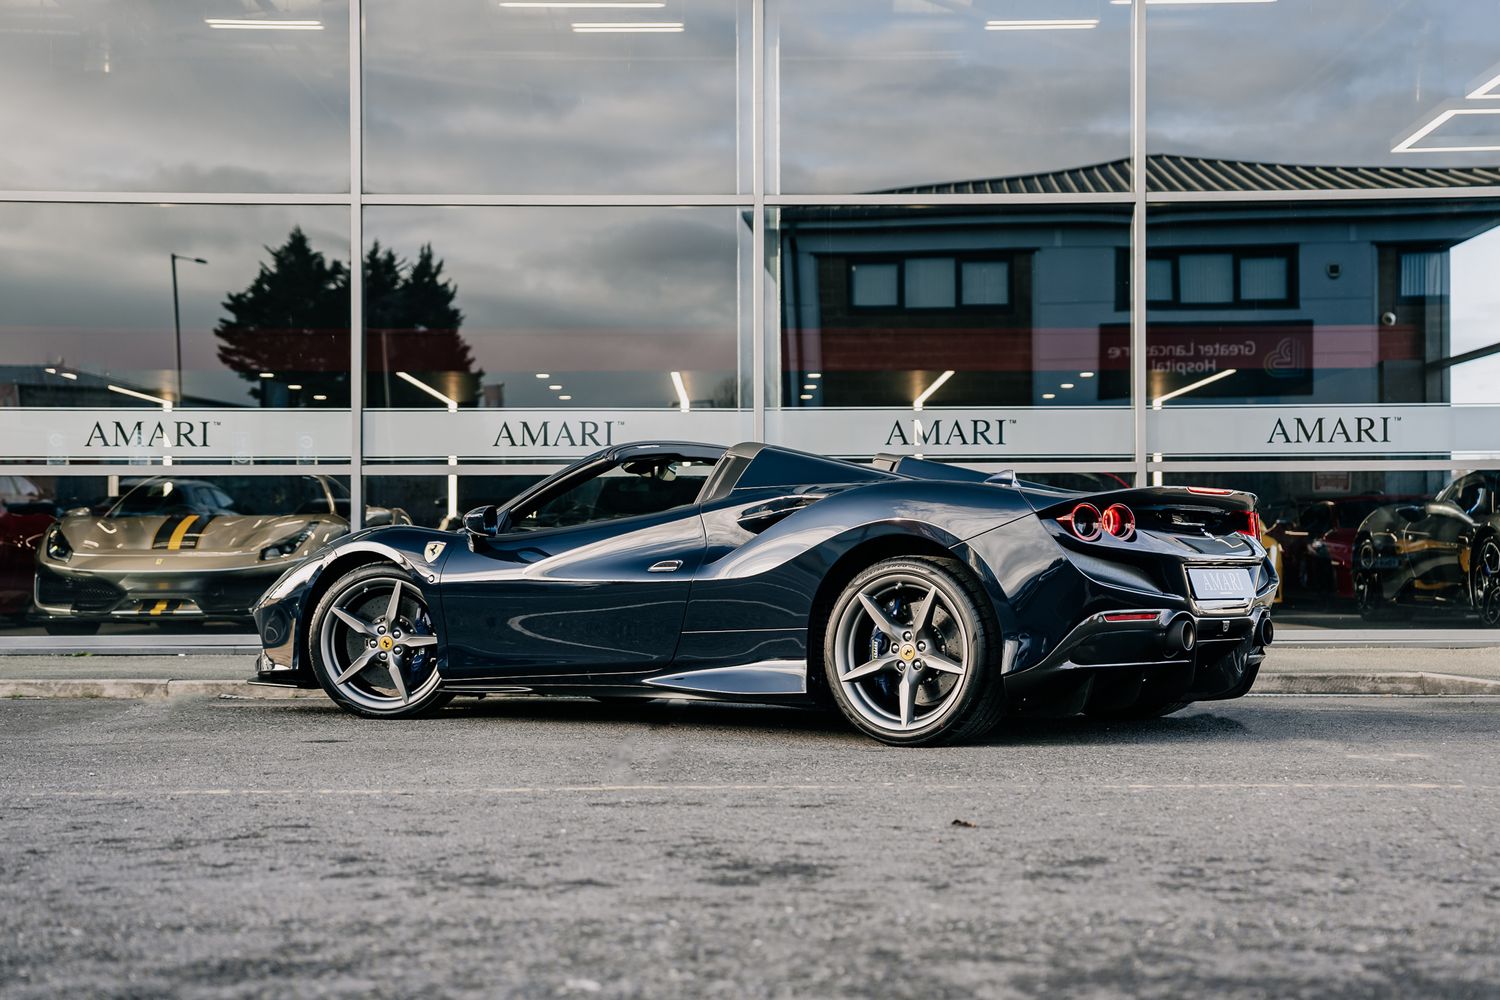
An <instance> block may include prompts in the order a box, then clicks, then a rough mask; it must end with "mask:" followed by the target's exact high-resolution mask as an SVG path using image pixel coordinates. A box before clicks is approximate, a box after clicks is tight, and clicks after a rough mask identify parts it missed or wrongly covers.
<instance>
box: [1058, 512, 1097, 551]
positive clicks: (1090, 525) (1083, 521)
mask: <svg viewBox="0 0 1500 1000" xmlns="http://www.w3.org/2000/svg"><path fill="white" fill-rule="evenodd" d="M1099 519H1100V514H1099V508H1098V507H1095V506H1094V505H1093V504H1091V503H1081V504H1079V505H1078V506H1076V507H1074V508H1073V509H1072V510H1070V511H1069V512H1068V513H1066V514H1064V515H1063V516H1062V517H1060V518H1058V520H1059V521H1061V522H1063V523H1064V524H1066V525H1067V526H1068V528H1069V529H1070V530H1071V531H1072V532H1073V534H1075V535H1077V536H1078V537H1079V538H1081V539H1083V540H1084V541H1085V542H1092V541H1093V540H1094V539H1096V538H1098V537H1099Z"/></svg>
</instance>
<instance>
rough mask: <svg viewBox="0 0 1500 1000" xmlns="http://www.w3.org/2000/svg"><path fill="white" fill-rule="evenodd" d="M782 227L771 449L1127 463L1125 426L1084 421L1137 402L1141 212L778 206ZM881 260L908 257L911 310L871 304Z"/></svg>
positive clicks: (773, 240)
mask: <svg viewBox="0 0 1500 1000" xmlns="http://www.w3.org/2000/svg"><path fill="white" fill-rule="evenodd" d="M777 220H778V222H777V232H776V233H774V234H772V236H771V237H770V239H769V240H768V245H772V246H774V247H775V250H774V251H773V260H774V261H775V266H776V268H777V281H776V287H777V290H778V292H779V295H780V308H779V309H778V311H777V312H778V314H779V315H780V317H781V324H782V325H781V336H780V349H781V350H780V354H781V359H780V375H781V384H780V391H779V393H778V394H777V399H776V400H773V406H779V407H781V411H780V412H778V413H777V414H775V415H774V416H773V418H772V420H771V426H770V430H769V433H770V435H771V436H772V438H773V439H776V440H783V441H786V442H787V443H789V444H794V445H796V446H798V447H803V448H808V449H809V450H813V451H825V452H829V453H832V454H850V455H854V456H866V455H873V454H875V453H877V452H881V451H901V450H910V451H911V452H912V453H915V452H916V451H917V450H918V449H919V446H920V445H921V444H922V443H924V442H925V443H926V444H933V443H934V442H941V444H940V445H939V446H936V447H932V448H926V449H922V453H923V454H927V453H928V452H929V451H930V452H931V454H932V455H933V456H934V457H939V456H941V457H951V458H959V457H965V458H974V459H980V460H982V459H985V458H989V457H996V456H1014V455H1026V454H1037V455H1044V454H1045V455H1070V456H1097V455H1112V454H1128V453H1130V451H1131V450H1132V448H1133V445H1132V442H1131V440H1130V434H1131V422H1130V421H1129V420H1128V419H1123V418H1122V419H1120V420H1118V421H1105V422H1101V421H1100V420H1099V419H1098V417H1097V416H1096V415H1091V414H1090V413H1089V412H1088V411H1089V410H1090V409H1092V408H1096V407H1099V406H1101V405H1105V406H1110V405H1113V406H1119V407H1122V408H1123V407H1124V406H1126V405H1128V403H1129V393H1130V374H1129V367H1128V364H1129V363H1128V354H1129V328H1130V311H1129V306H1130V302H1129V297H1128V294H1123V292H1122V289H1121V287H1120V286H1119V285H1118V284H1117V273H1116V267H1117V266H1118V258H1119V257H1120V256H1121V255H1123V257H1125V258H1128V251H1127V248H1128V245H1129V239H1130V231H1129V211H1128V209H1115V208H1110V207H1091V208H1087V209H1057V208H1047V209H1031V208H1016V209H1012V210H1009V211H996V210H994V209H990V208H974V207H954V208H951V209H942V210H939V209H933V208H885V207H881V208H874V207H836V208H835V207H821V208H812V207H808V208H804V207H783V208H781V209H780V210H779V212H778V214H777ZM870 260H874V261H877V262H882V261H883V262H885V263H878V264H876V265H875V266H879V267H886V268H893V267H894V265H892V264H891V263H889V262H891V261H893V260H899V261H901V262H902V263H901V266H902V268H903V269H904V271H905V277H904V279H903V282H902V284H903V285H904V290H905V295H904V298H903V299H902V300H900V301H896V300H894V299H893V298H889V297H887V298H886V299H884V300H883V301H884V302H885V303H886V304H884V305H879V306H876V305H869V304H866V301H865V300H862V299H861V297H860V295H861V293H860V292H859V290H858V289H859V287H860V286H859V284H858V283H859V281H860V280H861V279H860V278H859V275H860V274H861V272H865V271H867V270H869V269H870V268H871V265H870V264H869V263H857V262H861V261H870ZM955 264H956V265H957V269H958V270H959V272H960V273H961V274H962V275H963V280H964V290H965V291H964V299H963V301H962V302H959V301H958V299H957V298H956V297H955V296H954V294H953V291H954V284H953V278H954V274H955ZM884 274H886V275H892V276H893V274H894V272H893V270H888V271H886V272H884ZM971 279H972V280H971ZM971 290H972V291H974V293H975V294H974V297H973V298H971V297H970V291H971ZM856 307H857V308H856ZM793 414H795V415H793ZM1044 425H1045V426H1047V427H1049V428H1050V432H1049V433H1043V427H1044Z"/></svg>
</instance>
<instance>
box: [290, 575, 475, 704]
mask: <svg viewBox="0 0 1500 1000" xmlns="http://www.w3.org/2000/svg"><path fill="white" fill-rule="evenodd" d="M393 608H394V612H395V613H394V615H393V614H392V613H391V612H392V609H393ZM308 648H309V650H310V651H311V653H312V657H311V659H312V667H313V674H314V676H316V677H317V679H318V684H319V685H320V686H321V687H322V688H323V690H324V691H325V692H326V693H327V694H328V697H329V698H331V699H333V702H334V704H336V705H338V706H339V707H340V708H342V709H343V710H344V711H346V712H349V713H351V714H354V715H359V716H363V717H365V718H370V719H411V718H416V717H419V716H423V715H429V714H431V713H432V712H435V711H437V710H438V709H439V708H442V707H443V706H444V705H446V704H448V702H450V701H452V700H453V696H452V695H451V694H446V693H444V691H443V678H442V675H441V674H440V673H439V672H438V669H437V663H438V660H439V657H440V655H441V649H442V643H441V638H440V637H439V636H438V634H437V629H436V628H435V627H434V626H433V624H432V618H431V615H430V614H429V613H428V610H427V602H426V600H425V599H424V598H423V596H422V592H421V590H420V589H419V588H418V587H417V585H416V584H414V583H412V581H411V578H410V577H409V576H407V575H406V573H404V572H402V571H401V570H400V569H398V568H397V567H395V566H393V565H391V564H390V563H376V564H374V565H370V566H361V567H359V568H358V569H354V570H351V571H349V572H348V573H345V574H344V575H343V576H341V577H339V578H338V579H337V580H335V581H334V582H333V586H331V587H329V588H328V591H327V592H326V593H325V594H324V595H323V599H322V600H320V601H319V602H318V606H317V610H315V611H314V612H313V617H312V627H311V628H310V629H309V631H308ZM360 661H363V665H362V666H361V665H360Z"/></svg>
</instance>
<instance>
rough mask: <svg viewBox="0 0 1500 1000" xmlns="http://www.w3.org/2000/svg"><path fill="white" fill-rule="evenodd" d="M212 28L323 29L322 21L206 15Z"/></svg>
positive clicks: (205, 21) (263, 29)
mask: <svg viewBox="0 0 1500 1000" xmlns="http://www.w3.org/2000/svg"><path fill="white" fill-rule="evenodd" d="M203 23H204V24H206V25H208V26H209V27H210V28H219V29H223V30H229V31H322V30H323V22H322V21H252V20H250V19H248V18H243V17H205V18H204V19H203Z"/></svg>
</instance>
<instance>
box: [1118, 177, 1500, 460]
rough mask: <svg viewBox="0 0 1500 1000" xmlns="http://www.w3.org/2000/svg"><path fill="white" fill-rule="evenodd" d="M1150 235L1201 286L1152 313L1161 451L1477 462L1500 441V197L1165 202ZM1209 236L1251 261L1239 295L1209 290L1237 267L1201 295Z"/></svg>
mask: <svg viewBox="0 0 1500 1000" xmlns="http://www.w3.org/2000/svg"><path fill="white" fill-rule="evenodd" d="M1147 238H1148V241H1149V245H1150V250H1149V252H1150V253H1151V254H1153V255H1157V254H1161V255H1165V256H1171V255H1177V258H1176V259H1177V260H1178V261H1179V264H1180V266H1181V268H1182V272H1181V273H1182V286H1183V294H1182V301H1181V302H1177V303H1163V304H1160V305H1159V306H1158V305H1155V304H1154V305H1153V308H1152V310H1151V312H1150V313H1149V314H1148V316H1147V324H1148V331H1147V339H1148V346H1149V350H1150V355H1149V358H1150V360H1149V370H1148V373H1147V383H1148V391H1149V394H1150V395H1149V398H1150V399H1151V400H1152V401H1153V410H1162V411H1163V413H1162V414H1161V415H1157V414H1155V413H1153V414H1152V415H1151V417H1150V420H1149V423H1150V425H1151V426H1152V427H1153V428H1154V429H1155V430H1154V431H1153V439H1152V442H1151V445H1150V447H1151V451H1153V452H1161V453H1165V454H1167V455H1169V456H1170V455H1173V454H1179V455H1204V456H1211V457H1220V458H1226V457H1235V456H1246V457H1249V456H1258V457H1298V456H1307V455H1310V454H1361V455H1369V456H1371V457H1378V458H1388V457H1390V456H1392V455H1412V456H1418V455H1420V456H1423V457H1429V458H1445V457H1448V456H1454V457H1457V456H1460V455H1462V456H1464V457H1465V458H1466V459H1473V458H1475V457H1477V456H1482V455H1489V454H1493V453H1495V452H1496V450H1497V447H1500V446H1497V444H1496V442H1500V340H1497V337H1496V335H1495V330H1496V328H1497V326H1500V295H1497V293H1496V290H1495V289H1496V286H1495V282H1494V277H1493V276H1494V275H1495V274H1496V273H1497V272H1500V202H1495V201H1479V200H1469V201H1435V202H1434V201H1423V202H1368V201H1345V202H1336V203H1323V204H1319V203H1305V204H1300V205H1297V206H1288V205H1285V204H1277V205H1271V204H1267V205H1264V206H1258V205H1217V206H1210V205H1196V206H1193V207H1188V206H1182V207H1179V208H1166V207H1162V208H1153V209H1152V210H1151V215H1150V220H1149V228H1148V235H1147ZM1199 246H1212V247H1214V248H1215V251H1214V254H1213V255H1212V259H1213V260H1214V261H1215V262H1222V261H1225V260H1229V259H1236V260H1238V261H1239V263H1240V274H1241V288H1240V295H1239V298H1238V299H1237V300H1235V301H1230V302H1212V303H1210V302H1206V301H1202V300H1205V299H1209V298H1213V297H1217V296H1218V295H1220V294H1222V291H1223V289H1222V287H1220V284H1219V281H1220V276H1221V274H1222V271H1220V272H1216V277H1215V279H1214V281H1215V284H1214V286H1213V291H1214V295H1212V296H1210V295H1208V294H1206V293H1204V292H1203V291H1202V290H1201V288H1200V289H1199V291H1198V292H1196V293H1192V289H1193V288H1194V281H1195V280H1196V279H1195V278H1194V277H1193V274H1194V271H1193V270H1192V269H1193V267H1195V266H1196V265H1195V263H1194V262H1195V261H1198V260H1202V259H1209V258H1207V257H1201V256H1200V255H1197V254H1195V253H1193V252H1191V249H1190V248H1192V247H1199ZM1221 267H1222V265H1221ZM1283 268H1284V269H1285V272H1284V273H1285V278H1286V280H1285V281H1283V280H1282V273H1283V272H1282V269H1283ZM1204 284H1206V282H1204ZM1190 293H1191V294H1196V295H1197V297H1198V299H1199V301H1197V302H1193V301H1191V300H1190V299H1189V295H1190ZM1277 299H1280V301H1276V300H1277ZM1228 404H1236V405H1238V404H1255V405H1256V406H1257V407H1264V409H1236V408H1233V407H1232V406H1230V405H1228ZM1184 407H1193V408H1194V412H1193V413H1191V414H1185V413H1184V415H1183V416H1182V418H1181V419H1178V418H1177V417H1174V416H1172V414H1173V413H1174V412H1181V411H1182V409H1183V408H1184ZM1156 431H1160V433H1161V435H1162V436H1157V435H1156Z"/></svg>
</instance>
